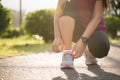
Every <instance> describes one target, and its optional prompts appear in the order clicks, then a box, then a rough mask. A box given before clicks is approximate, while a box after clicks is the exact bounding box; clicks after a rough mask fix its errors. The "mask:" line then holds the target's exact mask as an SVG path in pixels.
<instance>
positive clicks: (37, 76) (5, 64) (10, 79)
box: [0, 45, 120, 80]
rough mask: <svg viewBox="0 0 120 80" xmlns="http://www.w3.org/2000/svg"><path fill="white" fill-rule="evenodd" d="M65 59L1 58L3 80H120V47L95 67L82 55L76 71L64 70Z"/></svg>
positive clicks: (41, 56) (39, 56)
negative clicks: (85, 61)
mask: <svg viewBox="0 0 120 80" xmlns="http://www.w3.org/2000/svg"><path fill="white" fill-rule="evenodd" d="M61 56H62V54H55V53H52V52H44V53H34V54H29V55H22V56H16V57H10V58H6V59H0V80H120V46H114V45H111V49H110V52H109V55H108V56H107V57H105V58H103V59H98V65H94V66H87V65H85V63H84V60H85V59H84V56H82V57H81V58H79V59H76V60H75V61H74V65H75V69H67V70H66V69H63V70H61V69H60V68H59V67H60V66H59V65H60V62H61Z"/></svg>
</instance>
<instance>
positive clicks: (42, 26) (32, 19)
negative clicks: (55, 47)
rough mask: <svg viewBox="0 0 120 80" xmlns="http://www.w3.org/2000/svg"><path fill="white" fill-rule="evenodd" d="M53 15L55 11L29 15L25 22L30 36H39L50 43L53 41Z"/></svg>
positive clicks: (41, 11)
mask: <svg viewBox="0 0 120 80" xmlns="http://www.w3.org/2000/svg"><path fill="white" fill-rule="evenodd" d="M53 15H54V10H39V11H36V12H33V13H29V14H28V15H27V16H26V18H25V22H24V25H23V26H24V29H25V31H26V32H27V33H28V34H30V35H33V34H39V35H40V36H42V37H43V38H44V40H45V42H49V41H51V40H53Z"/></svg>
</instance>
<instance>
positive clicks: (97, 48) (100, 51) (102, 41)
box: [88, 30, 110, 58]
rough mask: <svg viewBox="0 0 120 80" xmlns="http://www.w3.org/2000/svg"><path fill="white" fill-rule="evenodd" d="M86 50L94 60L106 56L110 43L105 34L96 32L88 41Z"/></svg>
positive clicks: (100, 31) (99, 31)
mask: <svg viewBox="0 0 120 80" xmlns="http://www.w3.org/2000/svg"><path fill="white" fill-rule="evenodd" d="M88 48H89V51H90V52H91V54H92V55H93V56H94V57H96V58H102V57H105V56H107V55H108V52H109V49H110V43H109V40H108V37H107V35H106V33H105V32H104V31H102V30H96V31H95V32H94V33H93V35H92V36H91V38H90V39H89V42H88Z"/></svg>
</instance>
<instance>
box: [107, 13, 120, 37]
mask: <svg viewBox="0 0 120 80" xmlns="http://www.w3.org/2000/svg"><path fill="white" fill-rule="evenodd" d="M105 23H106V25H107V30H108V34H109V35H110V36H111V37H112V38H113V39H114V38H115V37H116V36H117V31H118V30H120V19H119V18H118V17H117V16H114V15H106V16H105Z"/></svg>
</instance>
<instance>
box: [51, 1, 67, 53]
mask: <svg viewBox="0 0 120 80" xmlns="http://www.w3.org/2000/svg"><path fill="white" fill-rule="evenodd" d="M65 2H66V0H59V1H58V4H57V8H56V12H55V16H54V41H53V44H52V50H53V51H54V52H60V51H62V50H63V41H62V38H61V32H60V29H59V18H60V16H61V15H62V13H63V10H62V5H63V4H64V3H65Z"/></svg>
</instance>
